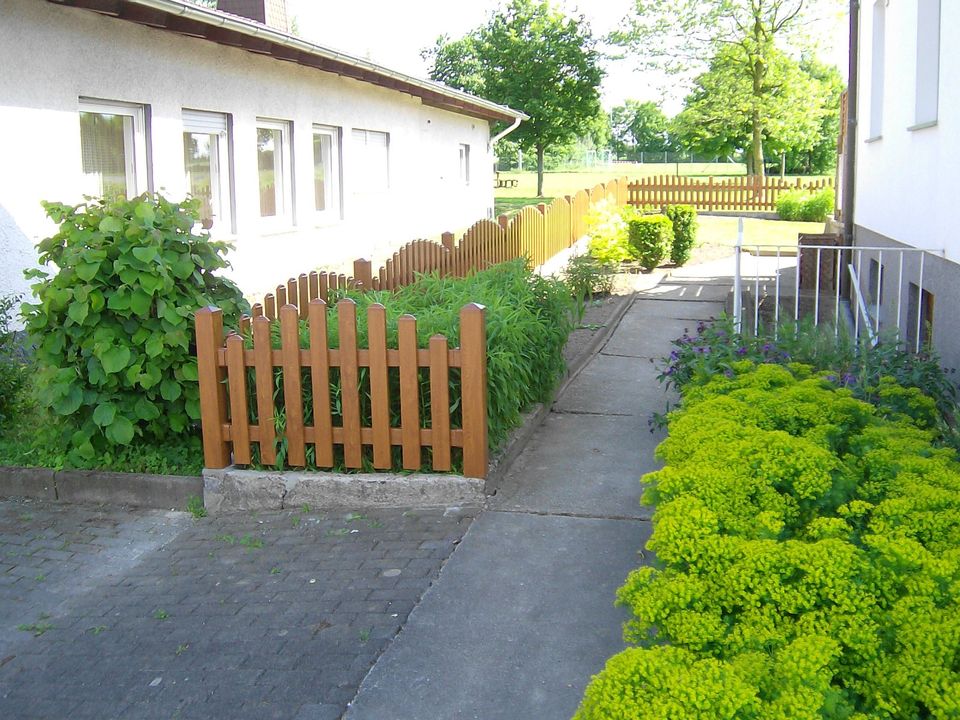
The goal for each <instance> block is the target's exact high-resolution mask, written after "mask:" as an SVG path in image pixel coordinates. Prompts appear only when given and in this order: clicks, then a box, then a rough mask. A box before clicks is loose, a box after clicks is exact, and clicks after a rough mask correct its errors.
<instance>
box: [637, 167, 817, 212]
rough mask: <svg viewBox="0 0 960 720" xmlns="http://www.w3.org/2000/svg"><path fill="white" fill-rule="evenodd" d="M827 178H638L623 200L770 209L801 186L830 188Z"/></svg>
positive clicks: (706, 208)
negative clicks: (807, 179)
mask: <svg viewBox="0 0 960 720" xmlns="http://www.w3.org/2000/svg"><path fill="white" fill-rule="evenodd" d="M832 187H833V181H832V180H831V179H829V178H826V179H824V178H821V179H818V180H811V181H804V180H803V179H802V178H797V179H795V180H782V179H781V178H778V177H768V178H764V179H762V180H761V179H760V178H759V177H757V176H743V177H736V178H726V179H723V180H719V181H718V180H715V179H714V178H712V177H710V178H707V179H706V180H701V179H697V178H690V177H675V176H667V175H661V176H658V177H648V178H641V179H640V180H635V181H633V182H631V183H628V184H627V189H626V198H627V203H629V204H630V205H633V206H634V207H644V206H651V205H652V206H654V207H660V206H664V205H678V204H685V205H693V206H694V207H695V208H697V209H698V210H701V211H707V212H709V211H711V210H720V211H745V212H774V211H776V209H777V199H778V198H779V197H780V195H782V194H783V193H785V192H790V191H792V190H797V189H804V190H808V191H811V192H816V191H818V190H822V189H824V188H832Z"/></svg>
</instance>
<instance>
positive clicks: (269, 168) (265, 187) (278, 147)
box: [257, 118, 293, 224]
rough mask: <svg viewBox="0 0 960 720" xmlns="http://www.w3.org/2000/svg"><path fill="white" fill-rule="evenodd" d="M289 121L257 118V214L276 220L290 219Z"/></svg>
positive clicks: (291, 193) (266, 218) (290, 165)
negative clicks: (258, 201)
mask: <svg viewBox="0 0 960 720" xmlns="http://www.w3.org/2000/svg"><path fill="white" fill-rule="evenodd" d="M290 132H291V127H290V123H289V122H286V121H283V120H267V119H264V118H257V179H258V181H259V184H260V187H259V189H260V217H261V218H264V219H265V220H269V221H275V222H278V223H281V224H282V223H284V222H285V223H291V222H293V172H292V170H293V168H292V165H293V162H292V157H291V155H290Z"/></svg>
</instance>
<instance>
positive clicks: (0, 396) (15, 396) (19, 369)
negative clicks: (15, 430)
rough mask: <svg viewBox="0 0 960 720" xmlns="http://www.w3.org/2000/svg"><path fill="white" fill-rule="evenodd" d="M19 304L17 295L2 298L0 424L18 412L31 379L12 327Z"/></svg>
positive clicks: (0, 301) (0, 298) (0, 321)
mask: <svg viewBox="0 0 960 720" xmlns="http://www.w3.org/2000/svg"><path fill="white" fill-rule="evenodd" d="M18 302H19V298H18V297H17V296H15V295H4V296H0V423H3V422H4V421H7V420H9V419H10V418H11V417H12V416H13V415H14V414H15V413H16V412H17V410H18V408H19V407H20V405H21V401H22V399H23V397H24V393H25V390H26V387H27V381H28V380H29V377H30V374H29V371H28V370H27V366H26V364H25V363H24V361H23V358H22V350H21V348H20V343H19V342H18V338H17V336H16V333H14V332H13V331H12V330H11V327H10V326H11V323H12V320H13V311H14V308H15V307H16V306H17V305H18Z"/></svg>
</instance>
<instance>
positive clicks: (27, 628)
mask: <svg viewBox="0 0 960 720" xmlns="http://www.w3.org/2000/svg"><path fill="white" fill-rule="evenodd" d="M49 617H50V616H49V615H47V614H46V613H41V614H40V617H39V618H37V621H36V622H34V623H30V624H29V625H27V624H26V623H24V624H21V625H17V630H20V631H22V632H28V633H33V636H34V637H40V636H41V635H43V634H44V633H45V632H47V631H48V630H53V624H52V623H48V622H47V620H48V619H49Z"/></svg>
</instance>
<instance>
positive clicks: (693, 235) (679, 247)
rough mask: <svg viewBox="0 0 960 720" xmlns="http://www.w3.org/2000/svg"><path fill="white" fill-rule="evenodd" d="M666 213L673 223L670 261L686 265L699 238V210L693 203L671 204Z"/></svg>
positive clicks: (678, 264) (677, 264)
mask: <svg viewBox="0 0 960 720" xmlns="http://www.w3.org/2000/svg"><path fill="white" fill-rule="evenodd" d="M664 214H665V215H666V216H667V217H668V218H670V222H671V223H672V224H673V243H672V244H671V245H670V262H671V263H673V264H674V265H676V266H678V267H679V266H681V265H685V264H686V263H687V261H688V260H689V259H690V252H691V251H692V250H693V245H694V243H695V242H696V240H697V211H696V209H695V208H694V207H693V206H692V205H669V206H667V208H666V209H665V210H664Z"/></svg>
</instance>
